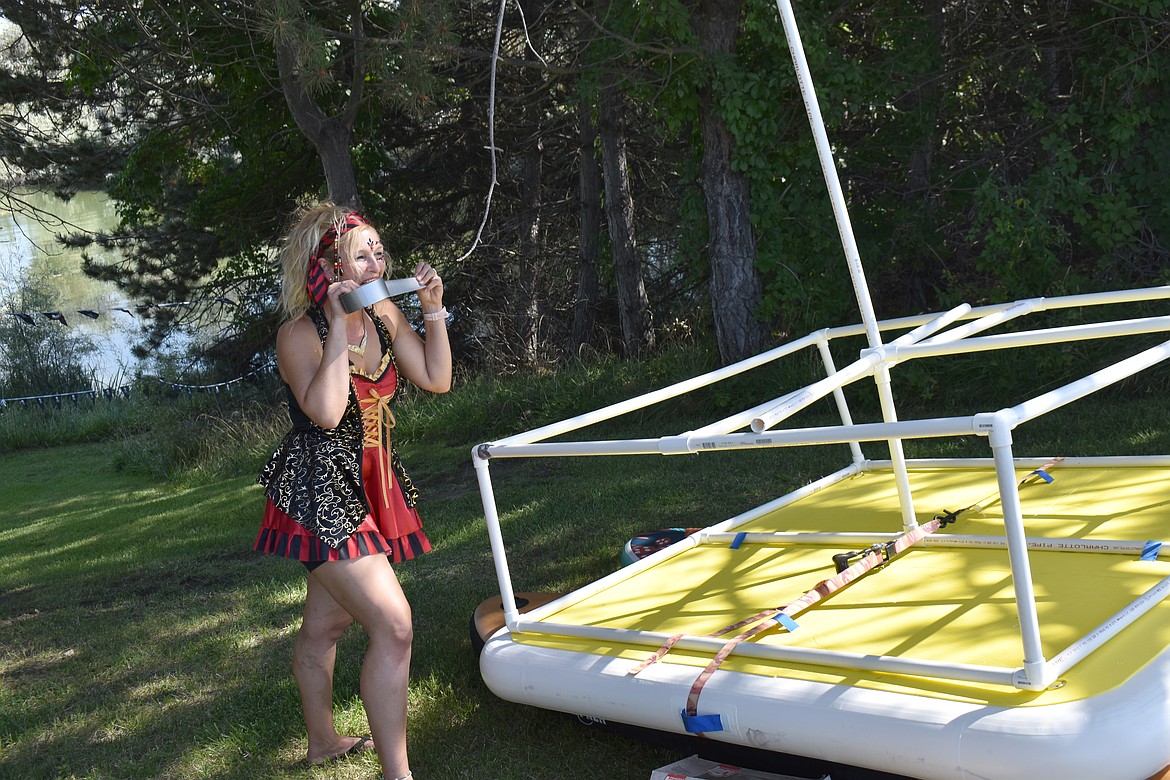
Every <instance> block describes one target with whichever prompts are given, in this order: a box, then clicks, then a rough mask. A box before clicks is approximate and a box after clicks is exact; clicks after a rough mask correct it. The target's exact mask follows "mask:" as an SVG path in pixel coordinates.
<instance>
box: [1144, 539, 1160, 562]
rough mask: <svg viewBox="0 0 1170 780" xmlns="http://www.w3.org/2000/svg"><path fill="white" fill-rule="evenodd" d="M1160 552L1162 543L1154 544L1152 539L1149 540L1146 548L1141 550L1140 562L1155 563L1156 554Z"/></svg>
mask: <svg viewBox="0 0 1170 780" xmlns="http://www.w3.org/2000/svg"><path fill="white" fill-rule="evenodd" d="M1161 551H1162V543H1161V542H1155V541H1154V540H1153V539H1151V540H1150V541H1148V542H1146V546H1145V547H1143V548H1142V560H1143V561H1156V560H1158V553H1159V552H1161Z"/></svg>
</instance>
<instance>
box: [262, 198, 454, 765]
mask: <svg viewBox="0 0 1170 780" xmlns="http://www.w3.org/2000/svg"><path fill="white" fill-rule="evenodd" d="M281 266H282V269H283V286H282V289H281V300H280V306H281V312H282V315H283V319H284V324H283V325H281V327H280V330H279V331H278V333H277V337H276V359H277V365H278V367H279V370H280V377H281V379H282V380H283V381H284V385H285V393H286V397H287V399H288V409H289V417H290V419H291V421H292V430H291V431H290V432H289V434H288V435H287V436H285V438H284V440H283V441H282V442H281V444H280V446H279V447H278V448H277V450H276V452H275V453H274V454H273V456H272V458H271V459H270V460H269V462H268V464H267V465H266V466H265V467H264V469H263V471H262V472H261V473H260V482H261V484H263V485H264V486H265V494H266V496H267V499H268V500H267V504H266V506H265V510H264V520H263V522H262V524H261V527H260V533H259V535H258V536H257V539H256V545H255V547H256V549H257V550H261V551H263V552H268V553H274V554H277V555H283V556H285V557H288V558H293V559H295V560H299V561H302V562H303V563H304V564H305V566H306V567H307V568H308V570H309V576H308V588H307V592H306V596H305V606H304V620H303V622H302V624H301V629H300V631H299V632H298V634H297V638H296V645H295V649H294V651H293V674H294V676H295V677H296V681H297V687H298V689H299V690H300V694H301V707H302V710H303V712H304V717H305V725H306V727H307V730H308V736H309V746H308V756H307V759H308V762H309V763H310V764H320V763H324V762H326V761H330V760H333V759H335V758H340V757H342V756H345V755H349V754H351V753H356V752H359V751H362V750H365V749H368V748H369V747H370V746H371V745H370V738H369V737H354V736H342V735H340V734H338V733H337V730H336V728H335V727H334V722H333V667H334V661H335V659H336V654H337V641H338V639H339V638H340V637H341V635H342V633H343V632H344V631H345V629H346V628H347V627H348V626H349V625H350V624H351V623H352V622H353V621H354V620H356V621H357V622H358V623H360V624H361V626H362V627H363V628H364V629H365V631H366V634H367V635H368V636H369V644H368V648H367V650H366V655H365V659H364V660H363V662H362V670H361V696H362V703H363V705H364V706H365V710H366V717H367V719H368V721H369V724H370V732H371V736H372V739H373V747H374V749H375V750H377V753H378V758H379V760H380V761H381V764H382V769H383V773H384V777H386V778H396V779H397V780H405V778H410V777H411V776H412V775H411V772H410V766H409V762H408V760H407V751H406V694H407V682H408V677H409V672H410V647H411V639H412V632H413V629H412V626H411V614H410V605H409V604H408V603H407V601H406V597H405V595H404V594H403V592H402V588H401V587H400V586H399V584H398V579H397V577H396V576H395V573H394V569H393V568H392V566H391V564H392V563H398V562H400V561H404V560H408V559H410V558H413V557H415V556H416V555H420V554H422V553H425V552H427V551H428V550H430V542H429V541H428V540H427V537H426V534H425V533H424V532H423V530H422V524H421V522H420V521H419V516H418V512H417V511H416V509H415V501H416V498H417V491H416V490H415V488H414V485H413V484H412V483H411V481H410V478H409V477H408V476H407V475H406V472H405V470H404V469H403V468H402V463H401V461H400V460H399V459H398V453H397V451H396V450H395V448H394V445H393V441H392V438H391V434H392V429H393V427H394V414H393V412H391V410H390V407H389V401H390V399H391V398H392V397H393V395H394V392H395V390H396V389H397V384H398V377H399V375H401V376H402V377H403V378H405V379H407V380H409V381H410V382H412V383H414V384H415V385H416V386H418V387H420V388H422V389H423V390H429V391H431V392H435V393H445V392H447V390H449V389H450V387H451V349H450V345H449V343H448V341H447V325H446V317H447V311H446V309H445V308H443V282H442V280H441V279H440V278H439V275H438V274H437V273H435V269H434V268H432V267H431V266H430V265H428V264H426V263H419V264H418V266H416V267H415V269H414V277H415V279H416V280H418V282H419V283H420V284H421V285H422V289H420V290H419V291H418V299H419V303H420V304H421V305H422V311H423V320H424V322H425V325H426V338H425V340H424V339H423V338H420V337H419V335H418V334H417V333H415V331H414V330H413V329H412V328H411V326H410V324H409V323H408V322H407V321H406V317H405V316H403V314H402V311H401V310H399V308H398V307H397V306H396V305H395V304H394V303H393V302H392V301H390V300H389V299H386V300H382V301H379V302H377V303H375V304H374V305H372V306H370V307H368V308H366V309H364V310H359V311H356V312H353V313H349V312H347V311H346V310H345V307H344V306H343V305H342V302H341V296H342V295H344V294H345V293H347V292H350V291H351V290H355V289H357V287H358V286H360V285H361V284H363V283H365V282H368V281H371V280H374V279H380V278H382V277H383V276H384V275H385V274H386V271H387V266H386V259H385V255H384V251H383V248H382V242H381V239H380V238H379V236H378V232H377V231H376V230H375V229H374V228H373V227H372V226H371V225H370V224H369V223H368V222H367V221H366V220H365V219H364V218H362V217H361V216H360V215H359V214H356V213H354V212H352V211H347V210H346V209H343V208H339V207H337V206H336V205H334V204H332V203H322V204H320V205H318V206H315V207H313V208H311V209H307V210H305V211H303V212H301V214H300V215H299V219H298V221H297V222H296V224H295V226H294V227H293V228H292V230H291V231H290V232H289V235H288V236H287V238H286V239H285V243H284V246H283V247H282V249H281Z"/></svg>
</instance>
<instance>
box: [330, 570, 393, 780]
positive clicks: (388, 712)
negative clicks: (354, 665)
mask: <svg viewBox="0 0 1170 780" xmlns="http://www.w3.org/2000/svg"><path fill="white" fill-rule="evenodd" d="M314 574H315V575H316V576H317V577H318V581H319V582H320V584H321V585H322V586H323V587H324V588H325V589H326V590H328V591H329V595H330V596H332V597H333V600H334V601H336V602H337V604H339V605H340V606H341V607H342V608H344V610H345V611H346V612H348V613H349V614H350V615H352V616H353V617H354V619H355V620H357V621H358V622H359V623H360V624H361V625H362V627H363V628H364V629H365V630H366V634H367V635H368V636H369V640H370V641H369V647H368V648H367V650H366V657H365V659H364V660H363V661H362V673H361V690H362V703H363V704H364V705H365V708H366V718H367V719H368V720H369V723H370V731H371V733H372V734H373V737H374V746H375V748H376V749H377V751H378V758H379V759H380V760H381V762H382V771H383V772H384V773H385V775H386V776H387V777H392V778H393V777H402V776H403V775H405V774H406V773H407V772H408V771H409V769H410V762H409V761H408V759H407V754H406V694H407V686H408V684H409V678H410V645H411V642H412V640H413V639H414V629H413V628H412V625H411V614H410V605H409V604H408V603H407V601H406V596H405V594H403V592H402V588H401V586H400V585H399V584H398V578H397V577H396V576H395V574H394V570H393V568H391V566H390V562H389V560H387V558H386V557H385V556H384V555H367V556H364V557H362V558H356V559H353V560H347V561H335V562H333V563H327V564H325V565H323V566H321V567H319V568H318V569H317V570H316V571H315V572H314Z"/></svg>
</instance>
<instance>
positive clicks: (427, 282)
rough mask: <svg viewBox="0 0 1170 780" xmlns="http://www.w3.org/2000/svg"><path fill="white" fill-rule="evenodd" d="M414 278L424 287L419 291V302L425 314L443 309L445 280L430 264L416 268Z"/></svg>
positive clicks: (419, 265)
mask: <svg viewBox="0 0 1170 780" xmlns="http://www.w3.org/2000/svg"><path fill="white" fill-rule="evenodd" d="M414 278H415V279H417V280H418V283H419V284H421V285H422V289H421V290H419V291H418V302H419V305H421V306H422V309H423V311H424V312H427V311H438V310H439V309H441V308H443V279H442V277H440V276H439V274H438V272H437V271H435V269H434V267H433V266H431V264H430V263H419V264H418V265H417V266H415V268H414Z"/></svg>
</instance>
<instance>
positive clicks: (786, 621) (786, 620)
mask: <svg viewBox="0 0 1170 780" xmlns="http://www.w3.org/2000/svg"><path fill="white" fill-rule="evenodd" d="M773 620H775V621H776V622H777V623H779V624H780V625H782V626H784V627H785V628H787V629H788V630H789V631H790V632H791V631H795V630H796V629H798V628H800V626H798V625H796V621H795V620H793V619H792V618H790V617H789V616H788V615H785V614H784V613H783V612H781V613H780V614H779V615H777V616H776V617H775V618H773Z"/></svg>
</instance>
